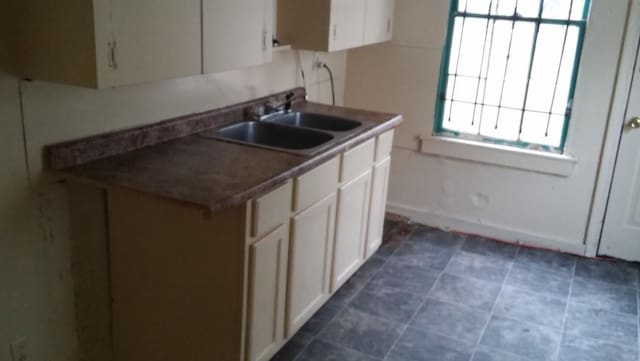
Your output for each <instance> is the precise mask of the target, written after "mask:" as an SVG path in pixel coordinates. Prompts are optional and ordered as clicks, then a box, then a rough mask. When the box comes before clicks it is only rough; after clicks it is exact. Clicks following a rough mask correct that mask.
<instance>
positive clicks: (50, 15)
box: [10, 0, 97, 87]
mask: <svg viewBox="0 0 640 361" xmlns="http://www.w3.org/2000/svg"><path fill="white" fill-rule="evenodd" d="M10 12H11V18H12V25H11V28H12V29H11V35H10V37H11V38H12V50H13V56H14V57H15V66H16V71H17V72H18V73H19V75H20V76H22V77H25V78H32V79H38V80H46V81H52V82H57V83H65V84H71V85H80V86H88V87H96V86H97V80H96V62H95V37H94V31H93V29H94V23H93V4H92V1H90V0H60V1H48V0H33V1H12V2H11V7H10Z"/></svg>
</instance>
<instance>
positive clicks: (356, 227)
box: [331, 171, 371, 292]
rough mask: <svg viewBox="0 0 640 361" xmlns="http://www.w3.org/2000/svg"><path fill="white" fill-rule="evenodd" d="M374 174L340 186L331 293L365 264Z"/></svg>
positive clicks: (363, 175)
mask: <svg viewBox="0 0 640 361" xmlns="http://www.w3.org/2000/svg"><path fill="white" fill-rule="evenodd" d="M370 194H371V171H367V172H366V173H364V174H362V175H361V176H360V177H358V178H356V179H354V180H353V181H351V182H349V183H347V184H345V185H343V186H342V187H340V189H339V191H338V215H337V217H336V238H335V246H334V247H333V277H332V284H331V290H332V291H333V292H335V291H337V290H338V288H340V287H341V286H342V285H343V284H344V283H345V282H346V281H347V280H348V279H349V277H351V276H352V275H353V274H354V273H355V271H356V270H357V269H358V267H360V265H361V264H362V263H363V262H364V253H365V252H364V247H365V242H366V236H367V219H368V218H369V199H370Z"/></svg>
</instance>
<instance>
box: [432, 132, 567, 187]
mask: <svg viewBox="0 0 640 361" xmlns="http://www.w3.org/2000/svg"><path fill="white" fill-rule="evenodd" d="M420 152H422V153H426V154H432V155H439V156H444V157H449V158H455V159H464V160H470V161H474V162H479V163H487V164H493V165H498V166H502V167H507V168H514V169H521V170H527V171H533V172H537V173H544V174H551V175H555V176H562V177H569V176H571V175H572V174H573V170H574V168H575V165H576V163H577V160H576V158H574V157H572V156H569V155H564V154H553V153H546V152H541V151H535V150H530V149H521V148H515V147H509V146H504V145H497V144H490V143H483V142H477V141H471V140H465V139H456V138H448V137H439V136H421V137H420Z"/></svg>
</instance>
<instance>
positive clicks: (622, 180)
mask: <svg viewBox="0 0 640 361" xmlns="http://www.w3.org/2000/svg"><path fill="white" fill-rule="evenodd" d="M599 253H600V254H602V255H607V256H613V257H617V258H622V259H626V260H633V261H640V62H638V59H636V67H635V71H634V79H633V83H632V87H631V93H630V94H629V101H628V107H627V114H626V122H625V126H624V130H623V131H622V137H621V139H620V148H619V151H618V159H617V162H616V168H615V173H614V176H613V183H612V185H611V194H610V196H609V203H608V206H607V214H606V217H605V221H604V228H603V231H602V238H601V242H600V249H599Z"/></svg>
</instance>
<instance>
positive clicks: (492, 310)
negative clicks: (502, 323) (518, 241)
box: [469, 246, 522, 361]
mask: <svg viewBox="0 0 640 361" xmlns="http://www.w3.org/2000/svg"><path fill="white" fill-rule="evenodd" d="M517 247H518V248H517V249H516V254H515V255H514V256H513V260H512V262H511V264H510V265H509V270H508V271H507V274H506V275H505V276H504V280H503V281H502V283H501V284H500V290H499V291H498V295H497V296H496V299H495V300H494V301H493V306H492V307H491V311H490V312H489V318H487V322H485V324H484V327H483V328H482V332H480V336H479V337H478V341H477V342H476V346H475V347H474V349H473V352H472V353H471V358H470V359H469V360H471V361H472V360H473V359H474V357H476V352H478V348H480V343H481V342H482V338H483V337H484V334H485V333H486V332H487V328H489V323H490V322H491V319H492V318H493V316H494V315H495V311H496V306H497V304H498V299H499V298H500V295H501V294H502V291H503V290H504V287H505V283H506V282H507V279H508V278H509V275H510V274H511V270H512V269H513V265H514V264H515V263H516V259H517V258H518V254H519V253H520V249H521V248H522V247H521V246H517Z"/></svg>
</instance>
